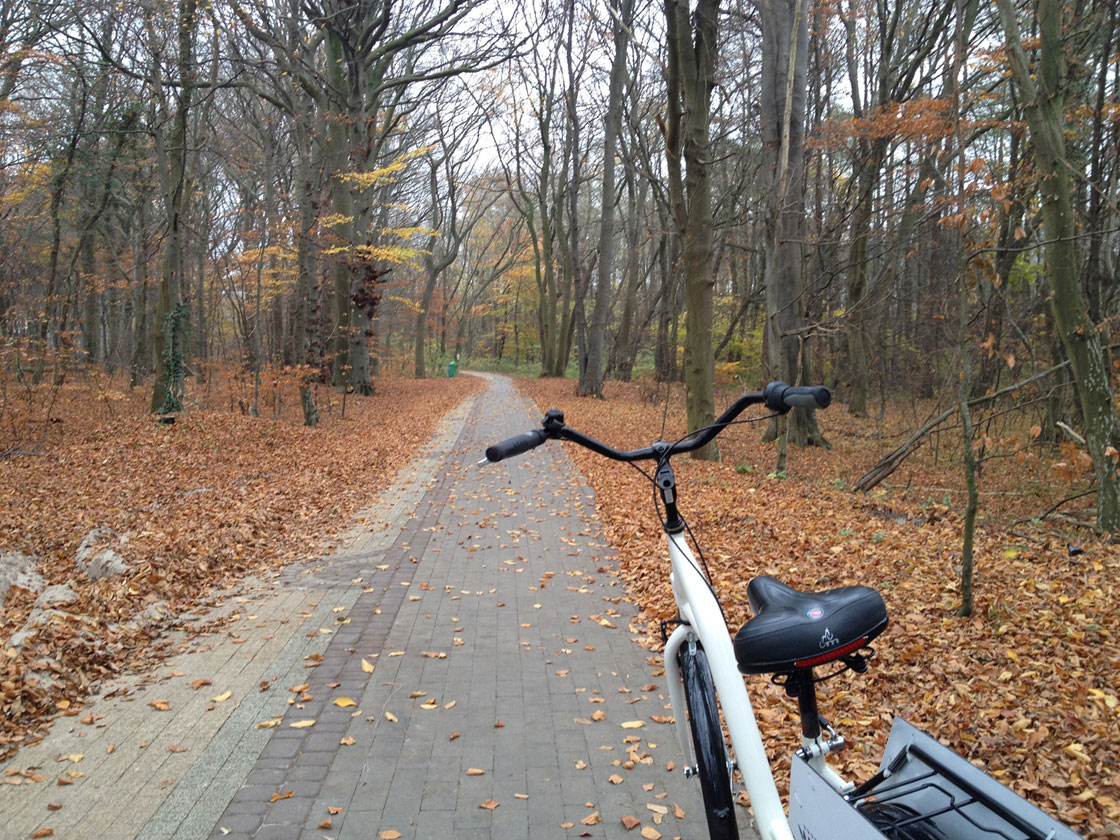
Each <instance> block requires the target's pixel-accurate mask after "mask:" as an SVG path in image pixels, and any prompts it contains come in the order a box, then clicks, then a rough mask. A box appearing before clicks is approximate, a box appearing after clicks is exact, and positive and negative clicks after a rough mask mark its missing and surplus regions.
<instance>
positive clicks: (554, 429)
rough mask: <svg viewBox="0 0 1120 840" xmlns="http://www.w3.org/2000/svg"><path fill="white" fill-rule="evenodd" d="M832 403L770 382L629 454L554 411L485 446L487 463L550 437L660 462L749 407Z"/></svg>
mask: <svg viewBox="0 0 1120 840" xmlns="http://www.w3.org/2000/svg"><path fill="white" fill-rule="evenodd" d="M831 402H832V394H831V393H830V392H829V390H828V388H826V387H824V386H823V385H799V386H794V385H786V384H785V383H784V382H771V383H770V384H769V385H767V386H766V387H765V388H764V389H763V390H762V391H758V392H755V393H751V394H744V395H743V396H741V397H739V399H737V400H735V402H733V403H732V404H731V405H730V406H728V408H727V410H726V411H725V412H723V414H721V415H720V416H719V417H718V418H716V420H715V422H713V423H712V425H710V426H707V427H705V428H703V429H698V430H696V431H695V432H692V433H690V435H688V436H686V437H685V438H684V439H682V440H680V441H677V442H676V443H673V444H668V443H663V442H659V443H655V444H654V445H653V446H645V447H642V448H641V449H632V450H629V451H625V450H621V449H615V448H614V447H613V446H607V444H605V443H601V442H600V441H597V440H595V438H593V437H589V436H587V435H585V434H583V432H577V431H576V430H575V429H571V428H568V426H566V425H564V415H563V414H562V413H561V412H560V411H558V410H556V409H555V408H554V409H551V410H550V411H549V412H548V413H547V414H546V415H545V417H544V420H543V421H542V424H541V425H542V427H541V428H540V429H533V430H531V431H528V432H525V433H524V434H521V435H517V436H516V437H511V438H509V439H507V440H503V441H502V442H501V443H496V444H494V445H493V446H489V447H487V449H486V461H489V462H490V463H491V464H496V463H497V462H498V461H501V460H504V459H505V458H510V457H512V456H514V455H520V454H521V453H523V452H528V451H529V450H530V449H535V448H537V447H538V446H540V445H541V444H542V443H544V442H545V441H546V440H548V439H549V438H556V439H557V440H569V441H571V442H572V443H578V444H579V445H580V446H583V447H584V448H586V449H590V450H591V451H592V452H596V453H598V454H599V455H603V456H605V457H607V458H611V459H613V460H615V461H652V460H657V461H659V460H661V459H662V458H668V457H669V456H670V455H677V454H680V453H682V452H691V451H693V450H694V449H699V448H700V447H702V446H706V445H707V444H709V443H711V441H712V440H713V439H714V438H715V436H716V435H718V434H719V433H720V432H722V431H723V430H724V429H725V428H727V426H728V425H729V424H730V423H731V422H732V421H734V420H735V418H736V417H738V416H739V415H740V414H742V413H743V411H744V410H746V409H747V408H749V407H750V406H752V405H760V404H765V405H766V407H767V408H768V409H770V410H771V411H773V412H776V413H777V414H785V413H786V412H787V411H789V410H790V409H791V408H827V407H828V405H829V403H831Z"/></svg>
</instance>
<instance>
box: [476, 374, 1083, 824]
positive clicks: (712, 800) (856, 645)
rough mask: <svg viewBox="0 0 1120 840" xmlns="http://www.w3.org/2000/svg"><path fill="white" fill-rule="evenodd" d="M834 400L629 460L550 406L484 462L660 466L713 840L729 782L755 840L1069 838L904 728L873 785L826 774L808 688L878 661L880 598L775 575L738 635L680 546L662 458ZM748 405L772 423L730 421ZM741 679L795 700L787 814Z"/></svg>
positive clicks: (825, 734) (672, 656) (822, 736)
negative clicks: (547, 451) (760, 681)
mask: <svg viewBox="0 0 1120 840" xmlns="http://www.w3.org/2000/svg"><path fill="white" fill-rule="evenodd" d="M830 402H831V394H830V392H829V391H828V389H827V388H825V387H823V386H799V387H794V386H789V385H786V384H785V383H782V382H772V383H770V384H769V385H767V386H766V388H765V389H764V390H762V391H759V392H755V393H749V394H745V395H743V396H741V397H739V399H737V400H736V401H735V402H734V403H732V404H731V406H730V407H729V408H728V409H727V410H726V411H725V412H724V413H723V414H722V415H720V417H719V418H717V419H716V420H715V422H713V423H712V424H711V425H709V426H706V427H704V428H702V429H698V430H696V431H693V432H690V433H689V434H687V435H685V436H684V437H682V438H680V439H679V440H677V441H676V442H674V443H666V442H664V441H658V442H656V443H654V444H651V445H650V446H646V447H643V448H640V449H634V450H630V451H624V450H619V449H615V448H614V447H612V446H608V445H606V444H604V443H601V442H599V441H597V440H595V439H594V438H591V437H589V436H587V435H585V434H583V433H581V432H578V431H576V430H575V429H572V428H570V427H568V426H567V425H566V424H565V423H564V415H563V413H562V412H560V411H558V410H557V409H552V410H550V411H548V412H547V413H546V414H545V416H544V419H543V421H542V424H541V428H539V429H533V430H531V431H529V432H526V433H525V434H522V435H518V436H517V437H513V438H510V439H508V440H505V441H502V442H501V443H498V444H495V445H493V446H491V447H489V448H487V450H486V458H485V459H484V460H483V461H481V462H480V463H497V462H499V461H502V460H504V459H506V458H510V457H512V456H514V455H519V454H522V453H525V452H528V451H529V450H531V449H534V448H536V447H537V446H540V445H541V444H543V443H545V442H546V441H548V440H561V441H570V442H572V443H576V444H578V445H580V446H583V447H585V448H587V449H589V450H591V451H592V452H595V453H597V454H599V455H603V456H605V457H607V458H611V459H613V460H616V461H622V462H627V463H630V464H632V465H636V463H637V462H639V461H653V462H655V465H656V466H655V469H654V472H653V475H650V474H649V473H648V472H646V471H645V470H641V472H643V474H644V475H646V477H647V478H649V479H650V481H651V482H652V483H653V485H654V487H655V488H656V492H657V497H659V499H660V502H661V505H660V506H659V507H658V514H659V517H660V518H661V524H662V529H663V530H664V532H665V536H666V539H667V543H668V550H669V565H670V580H671V585H672V590H673V594H674V597H675V599H676V603H677V617H676V618H675V619H673V620H672V621H668V622H662V638H663V641H664V645H665V649H664V659H665V676H666V680H667V682H668V688H669V698H670V701H671V703H672V706H673V709H674V711H675V712H676V714H675V719H676V730H677V737H678V739H679V740H680V744H681V752H682V753H683V755H684V756H685V774H686V776H688V777H690V778H696V779H698V781H699V785H700V791H701V798H702V800H703V803H704V810H705V814H706V818H707V824H708V831H709V835H710V836H711V838H712V840H737V838H738V837H739V830H738V821H737V817H736V813H735V792H734V788H733V784H732V782H733V780H734V777H735V773H736V772H738V774H739V775H740V777H741V778H742V782H743V785H744V787H745V788H746V792H747V795H748V797H749V799H750V804H751V810H752V811H753V814H754V822H755V825H756V827H757V829H758V831H759V833H760V835H761V837H762V840H793V838H794V837H795V836H796V837H797V838H798V840H837V839H838V838H839V839H840V840H849V838H850V839H851V840H988V838H992V840H1077V835H1076V834H1075V833H1074V832H1073V831H1071V830H1070V829H1069V828H1068V827H1066V826H1065V825H1063V824H1062V823H1060V822H1058V821H1057V820H1055V819H1054V818H1052V817H1050V816H1049V815H1047V814H1046V813H1044V812H1043V811H1042V810H1040V809H1039V808H1037V807H1035V806H1034V805H1031V804H1030V803H1029V802H1027V801H1026V800H1025V799H1023V798H1022V797H1020V796H1019V795H1018V794H1016V793H1014V792H1013V791H1011V790H1010V789H1009V788H1007V787H1004V786H1003V785H1001V784H1000V783H999V782H997V781H996V780H995V779H994V778H992V777H991V776H989V775H987V774H986V773H984V772H983V771H982V770H980V769H978V768H976V767H974V766H973V765H972V764H970V763H969V762H968V761H966V760H965V759H964V758H962V757H960V756H958V755H957V754H956V753H954V752H952V751H951V750H949V749H948V748H946V747H944V746H943V745H941V744H940V743H939V742H937V741H936V740H934V739H933V738H931V737H930V736H929V735H927V734H925V733H924V732H922V731H921V730H919V729H917V728H916V727H914V726H912V725H911V724H909V723H907V722H906V721H905V720H903V719H902V718H898V717H896V718H895V719H894V723H893V725H892V727H891V732H890V736H889V738H888V741H887V745H886V747H885V750H884V754H883V758H882V761H881V762H880V766H879V770H878V772H877V773H875V774H874V775H873V776H872V777H871V778H870V779H867V780H866V781H864V782H863V783H861V784H858V785H857V784H855V783H853V782H849V781H845V780H844V779H842V778H841V777H840V776H839V774H838V773H837V772H836V771H835V770H834V769H833V768H832V767H831V765H830V764H829V763H828V762H827V760H826V759H827V757H828V755H830V754H831V753H834V752H837V751H838V750H840V749H842V748H843V746H844V739H843V737H842V736H840V735H838V734H837V733H836V731H835V730H834V729H833V728H832V727H831V726H830V725H829V724H828V722H827V721H826V720H825V719H824V717H823V716H822V715H821V714H820V712H819V710H818V706H817V689H816V686H817V683H818V682H821V681H823V680H825V679H829V678H831V677H833V676H836V675H837V674H839V673H842V672H843V671H846V670H849V669H850V670H852V671H854V672H855V673H863V672H865V671H866V670H867V668H868V662H869V660H870V659H871V658H872V657H873V656H874V649H873V648H872V647H871V642H872V641H873V640H874V639H875V638H876V637H878V636H879V635H880V634H881V633H882V632H883V630H885V629H886V627H887V622H888V618H887V611H886V605H885V603H884V601H883V598H882V596H881V595H880V594H879V593H878V592H877V591H876V590H875V589H873V588H871V587H868V586H845V587H839V588H834V589H828V590H823V591H819V592H799V591H798V590H795V589H793V588H792V587H789V586H787V585H785V584H783V583H781V582H780V581H778V580H776V579H774V578H772V577H758V578H755V579H753V580H752V581H751V582H750V583H749V584H748V587H747V595H748V602H749V604H750V607H751V611H752V613H753V617H752V618H750V619H749V620H748V621H747V622H746V623H745V624H744V625H743V626H742V627H741V628H740V629H739V631H738V632H737V633H736V634H735V636H734V638H732V636H731V632H730V630H729V629H728V627H727V621H726V618H725V617H724V614H723V610H722V607H721V606H720V603H719V599H718V596H717V594H716V592H715V588H714V586H713V585H712V583H711V580H710V576H709V575H708V573H707V570H706V567H705V565H704V563H703V554H702V552H699V550H698V552H697V553H698V554H699V555H700V559H699V560H697V557H696V555H694V554H693V552H692V550H691V549H690V548H689V545H688V542H687V540H686V539H685V535H686V533H689V532H688V526H687V524H686V523H685V520H684V518H683V517H682V516H681V513H680V511H679V509H678V506H677V483H676V477H675V475H674V473H673V469H672V465H671V464H670V459H671V458H672V457H673V456H674V455H680V454H684V453H687V452H691V451H693V450H696V449H699V448H701V447H703V446H706V445H707V444H708V443H710V442H711V441H712V440H713V439H715V437H716V435H718V434H719V433H720V432H722V431H723V430H724V429H725V428H727V427H728V426H729V425H731V424H733V423H736V422H740V423H741V422H755V421H758V420H765V419H769V418H770V417H774V416H777V415H781V414H785V413H786V412H788V411H790V410H791V409H792V408H799V407H800V408H816V409H823V408H826V407H827V406H828V405H829V403H830ZM755 405H764V406H765V407H766V408H767V409H768V410H769V411H770V412H771V413H770V414H765V415H761V416H757V417H752V418H749V419H748V420H745V421H737V418H738V417H739V415H740V414H741V413H742V412H743V411H745V410H746V409H747V408H749V407H750V406H755ZM639 469H640V468H639ZM655 504H656V500H655ZM689 536H691V534H690V533H689ZM693 543H695V539H693ZM669 626H673V629H672V631H671V632H669ZM826 665H827V666H829V668H830V669H831V670H830V673H828V674H826V675H825V676H823V677H822V676H818V675H817V672H816V670H815V669H817V668H820V667H822V666H826ZM744 674H748V675H751V674H754V675H769V676H770V678H771V681H772V682H775V683H776V684H779V685H781V686H783V687H784V688H785V690H786V692H787V693H788V694H789V695H790V696H791V697H796V699H797V704H798V713H799V717H800V723H801V747H800V749H798V750H797V751H796V752H795V754H794V760H793V761H792V770H791V774H790V788H789V790H790V794H789V802H790V806H789V815H788V817H787V814H786V811H785V808H784V807H783V805H782V802H781V798H780V797H779V794H778V790H777V786H776V784H775V782H774V776H773V772H772V770H771V768H770V762H769V760H768V758H767V755H766V750H765V747H764V745H763V740H762V735H761V733H760V732H759V728H758V723H757V721H756V719H755V715H754V711H753V707H752V706H751V701H750V698H749V696H748V694H747V689H746V685H745V681H744V679H743V675H744ZM717 698H718V700H717ZM721 708H722V711H723V717H724V721H725V722H726V728H727V732H728V735H729V736H730V750H729V749H728V746H727V741H726V740H725V738H724V735H723V726H722V725H721V723H720V714H719V711H720V709H721ZM682 709H685V710H687V715H684V714H681V713H680V710H682Z"/></svg>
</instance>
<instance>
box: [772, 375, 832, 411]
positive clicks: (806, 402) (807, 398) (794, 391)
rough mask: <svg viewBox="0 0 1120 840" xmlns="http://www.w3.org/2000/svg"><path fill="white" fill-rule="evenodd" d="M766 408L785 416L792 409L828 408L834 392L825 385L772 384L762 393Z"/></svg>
mask: <svg viewBox="0 0 1120 840" xmlns="http://www.w3.org/2000/svg"><path fill="white" fill-rule="evenodd" d="M762 393H763V396H764V397H765V399H766V407H767V408H769V409H770V410H771V411H777V412H779V413H782V414H785V413H786V412H787V411H789V410H790V409H791V408H828V405H829V403H831V402H832V392H831V391H829V390H828V388H826V387H824V386H823V385H787V384H786V383H784V382H771V383H770V384H769V385H767V386H766V389H765V390H764V391H763V392H762Z"/></svg>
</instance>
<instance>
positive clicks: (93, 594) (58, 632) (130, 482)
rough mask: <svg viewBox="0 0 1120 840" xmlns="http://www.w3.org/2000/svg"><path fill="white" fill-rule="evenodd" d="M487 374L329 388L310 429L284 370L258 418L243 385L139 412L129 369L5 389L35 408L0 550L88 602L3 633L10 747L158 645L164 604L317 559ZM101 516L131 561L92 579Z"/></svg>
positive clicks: (11, 611)
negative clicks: (353, 390)
mask: <svg viewBox="0 0 1120 840" xmlns="http://www.w3.org/2000/svg"><path fill="white" fill-rule="evenodd" d="M272 385H273V386H275V385H280V383H272ZM149 387H150V386H149ZM482 387H483V383H482V382H480V380H478V379H477V378H475V377H468V376H464V377H457V378H455V379H453V380H447V379H431V380H424V381H413V380H379V381H378V383H377V389H378V392H377V394H376V395H374V396H371V397H355V396H353V395H350V396H348V398H347V400H346V404H345V406H343V404H342V403H341V401H340V396H339V395H338V394H337V393H336V392H332V391H330V390H329V389H320V391H319V409H320V413H321V417H322V420H321V423H320V426H319V427H318V428H317V429H309V428H307V427H305V426H303V425H302V414H301V411H300V405H299V400H298V395H297V393H296V389H295V386H294V383H292V382H289V383H287V386H286V387H283V386H282V387H269V385H268V383H266V388H265V392H264V394H263V397H264V399H262V405H261V410H260V414H261V416H260V417H257V418H253V417H249V416H247V415H245V414H243V413H242V411H241V408H240V407H239V402H238V401H239V399H243V398H244V397H245V394H246V391H247V390H248V389H247V388H246V385H245V383H244V382H243V381H241V382H237V381H233V380H228V379H221V378H218V377H215V378H214V379H212V380H211V381H210V382H208V383H206V384H205V385H199V384H197V383H193V382H192V383H191V385H190V390H191V391H197V393H189V396H191V397H193V398H194V400H197V401H198V403H201V404H202V405H199V404H198V403H195V404H194V406H193V407H189V408H188V409H187V410H186V411H185V412H184V413H183V414H181V415H179V418H178V422H176V423H174V424H172V425H161V424H158V423H156V422H154V421H153V419H152V417H151V415H149V414H148V413H147V401H148V399H149V395H150V390H149V388H136V389H133V390H131V391H130V390H128V389H127V387H126V386H124V385H123V384H121V383H120V381H119V380H118V381H117V382H116V383H114V382H110V381H100V382H95V381H89V380H84V381H83V380H79V379H76V378H72V380H71V381H70V382H69V383H67V384H65V385H63V386H61V388H60V389H54V388H50V387H46V386H44V387H43V388H41V390H40V392H39V393H37V394H31V393H30V392H27V393H24V392H21V390H20V389H19V388H17V387H13V388H11V389H10V390H6V391H5V394H4V396H5V398H6V401H5V403H4V407H5V409H6V410H7V412H6V416H5V419H7V420H12V419H13V418H14V417H17V416H18V415H19V412H20V410H21V409H22V410H23V411H24V413H25V414H26V413H27V410H28V409H30V410H31V415H32V416H33V417H34V418H36V419H37V421H38V422H35V423H33V424H32V426H31V427H29V428H31V430H32V431H33V432H34V434H33V435H29V436H28V438H29V439H28V442H27V443H26V444H24V445H22V446H20V447H19V448H18V451H20V452H22V453H24V454H20V455H18V456H17V457H9V458H8V459H6V460H0V553H6V552H11V551H20V552H22V553H24V554H25V555H28V556H29V557H33V558H34V559H35V560H36V561H37V565H38V571H39V573H40V574H41V575H42V576H43V577H44V578H45V579H46V583H48V584H66V585H69V586H70V587H71V589H72V590H73V591H74V593H75V594H76V595H77V596H78V598H77V601H76V604H75V605H72V606H67V607H64V608H63V609H64V610H65V614H64V615H63V616H61V617H57V618H56V619H55V620H53V621H51V622H50V623H48V624H47V625H46V626H44V627H43V629H41V630H40V632H39V634H38V635H37V636H33V637H31V639H30V641H29V642H28V643H27V644H25V645H24V646H23V647H22V648H19V649H17V648H14V647H8V648H7V649H6V650H4V649H2V647H3V646H0V710H2V712H3V714H2V715H0V758H4V757H6V756H8V755H10V754H11V753H12V752H13V751H14V750H15V749H17V748H18V746H19V745H20V744H22V743H26V742H29V741H34V740H38V739H40V738H41V737H42V736H43V734H44V733H45V731H46V730H47V729H48V728H49V727H50V726H51V725H52V720H51V719H52V718H53V717H55V716H57V715H59V714H61V715H64V716H69V715H76V714H78V713H79V709H80V708H81V704H82V700H83V698H85V697H86V696H88V694H89V692H90V691H91V690H93V689H95V688H96V686H97V684H98V683H101V682H104V681H105V680H107V679H108V678H110V677H112V676H113V675H114V674H117V673H119V672H122V671H125V670H130V669H134V668H141V667H144V666H145V665H148V664H151V663H153V662H156V661H158V660H159V659H160V658H162V656H163V655H164V654H165V651H164V650H163V644H164V643H163V642H160V641H158V638H159V631H160V629H161V622H160V620H159V618H160V616H175V615H180V614H182V613H184V612H186V611H188V610H190V609H192V608H194V607H197V606H198V605H200V604H202V603H205V602H207V601H208V600H210V599H212V598H214V597H215V596H219V595H220V594H221V593H222V592H223V590H226V589H229V588H230V587H232V586H233V585H234V584H235V583H236V582H237V581H239V580H240V579H241V578H243V577H244V576H245V575H247V574H260V573H268V572H270V571H272V570H275V569H276V568H278V567H279V566H282V565H284V564H286V563H289V562H293V561H298V560H304V559H309V558H311V557H312V556H314V555H315V552H316V549H318V548H320V547H321V546H322V544H323V541H324V540H325V539H329V538H330V537H331V536H332V535H335V534H338V533H339V532H341V531H343V530H345V529H346V528H347V527H349V526H350V525H351V524H352V517H353V516H354V515H355V514H356V513H357V512H358V511H359V510H360V509H361V508H363V507H364V506H366V505H368V504H369V503H370V502H371V501H373V500H374V499H376V497H377V496H378V495H379V493H381V492H382V491H383V490H384V489H386V488H388V487H389V486H390V485H391V484H392V481H393V478H394V476H395V473H396V471H397V470H398V469H399V468H401V467H403V466H404V465H405V464H407V463H408V461H409V460H410V459H411V458H412V457H413V456H414V455H415V454H416V453H417V451H418V449H419V448H420V447H422V446H423V445H424V444H426V443H427V442H428V440H429V439H430V437H431V436H432V433H433V431H434V429H435V426H436V424H437V423H438V421H439V420H440V418H441V417H443V415H444V414H446V413H447V412H448V411H450V410H451V409H452V408H454V406H455V405H457V404H458V403H459V402H460V401H461V400H462V399H464V398H465V397H467V396H468V395H469V394H471V393H474V392H476V391H478V390H480V389H481V388H482ZM280 396H282V397H283V398H284V400H286V405H285V404H284V403H283V402H282V401H281V400H279V399H278V398H279V397H280ZM250 397H251V391H250ZM328 398H329V399H330V400H332V404H331V405H328V404H327V402H326V401H327V399H328ZM21 399H22V403H21V402H20V400H21ZM203 406H205V407H203ZM48 414H49V418H50V420H49V421H47V422H43V421H44V420H45V419H46V418H47V416H48ZM13 428H16V427H15V426H13V425H11V424H5V428H4V430H3V431H4V432H7V433H9V434H10V433H11V432H12V430H13ZM44 429H45V430H46V432H45V435H46V436H45V438H44V437H42V435H41V431H42V430H44ZM13 448H15V447H11V446H10V444H9V445H8V446H6V447H4V446H0V450H3V449H8V450H11V449H13ZM93 529H101V531H102V538H101V539H100V540H98V541H97V544H98V546H99V547H104V546H108V547H111V548H113V549H114V550H115V551H117V552H118V553H119V554H120V555H121V556H122V557H124V558H125V560H126V561H127V562H128V564H129V571H128V572H127V573H126V574H125V575H124V576H121V577H110V578H103V579H101V580H97V581H92V582H91V581H90V580H89V579H88V577H87V575H86V574H85V572H84V571H82V570H81V569H79V568H78V567H77V566H76V564H75V554H76V550H77V549H78V547H79V544H80V543H81V542H82V540H83V539H84V538H85V537H86V536H87V535H88V534H89V533H90V532H91V531H92V530H93ZM35 597H36V595H35V593H31V592H29V591H27V590H21V589H19V588H13V589H12V590H10V592H9V595H8V599H7V601H6V602H5V603H4V605H3V608H2V613H0V640H4V641H5V642H6V641H7V640H8V639H10V637H11V636H12V634H13V633H14V632H15V631H17V630H18V629H19V628H20V627H22V626H23V625H24V623H25V621H26V620H27V619H28V616H29V615H30V614H31V612H32V608H33V602H34V600H35ZM153 605H156V606H155V607H154V608H153ZM145 613H147V614H148V615H154V618H155V621H154V623H152V622H149V621H146V620H145V619H144V615H145ZM4 646H6V645H4Z"/></svg>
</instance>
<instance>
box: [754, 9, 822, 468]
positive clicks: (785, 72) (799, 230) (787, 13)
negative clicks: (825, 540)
mask: <svg viewBox="0 0 1120 840" xmlns="http://www.w3.org/2000/svg"><path fill="white" fill-rule="evenodd" d="M762 33H763V51H762V140H763V145H764V147H765V150H766V154H767V155H768V160H767V162H766V164H765V166H766V167H767V169H768V171H769V178H770V184H769V190H768V193H769V196H770V200H769V206H768V207H767V210H766V228H767V230H766V244H765V251H766V273H765V277H766V315H767V317H766V349H767V354H768V357H769V364H770V378H771V379H779V380H782V381H784V382H788V383H790V384H791V385H798V384H808V383H807V382H806V381H804V380H805V374H806V372H807V371H809V370H810V367H811V366H810V363H809V344H808V330H807V328H806V312H807V307H806V289H805V281H804V277H803V276H802V253H801V242H802V241H803V239H804V235H805V202H804V198H803V196H804V182H805V167H804V161H805V149H804V129H805V88H806V77H807V73H808V58H809V50H808V43H809V29H808V22H807V16H806V12H805V7H804V0H766V2H764V3H763V4H762ZM786 429H788V434H789V435H790V439H791V440H792V441H793V442H794V443H796V444H798V445H802V446H803V445H805V444H809V443H812V444H818V445H824V446H827V445H828V444H827V442H826V441H825V440H824V438H823V437H822V436H821V434H820V432H819V430H818V429H817V424H816V413H815V412H813V411H811V410H808V409H806V410H802V411H796V412H793V413H792V414H791V415H790V418H789V423H788V425H787V426H786ZM779 431H780V428H779V424H778V423H776V422H772V423H771V424H770V428H769V429H768V431H767V434H766V437H767V439H770V440H776V439H777V438H778V435H779ZM779 451H781V445H779ZM778 471H779V472H781V471H782V470H780V469H779V470H778Z"/></svg>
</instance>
